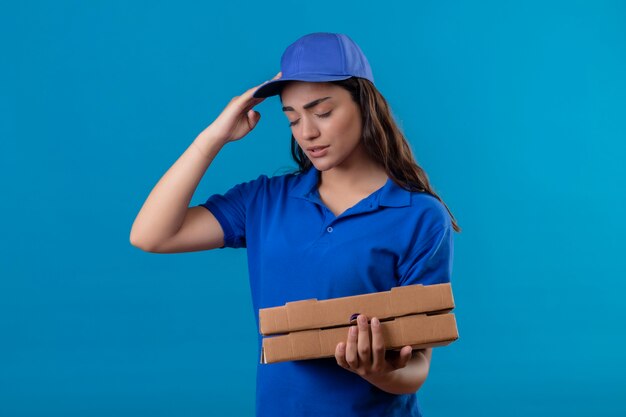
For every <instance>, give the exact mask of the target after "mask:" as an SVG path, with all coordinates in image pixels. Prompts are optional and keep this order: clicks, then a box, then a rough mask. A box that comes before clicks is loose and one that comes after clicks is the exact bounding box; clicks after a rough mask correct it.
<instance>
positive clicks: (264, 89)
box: [252, 74, 352, 98]
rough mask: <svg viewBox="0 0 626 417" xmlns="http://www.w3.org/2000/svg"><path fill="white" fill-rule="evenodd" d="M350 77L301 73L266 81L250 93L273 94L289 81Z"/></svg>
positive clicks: (316, 81) (320, 81)
mask: <svg viewBox="0 0 626 417" xmlns="http://www.w3.org/2000/svg"><path fill="white" fill-rule="evenodd" d="M350 77H352V75H320V74H311V75H304V74H303V75H301V76H298V77H285V78H280V79H278V80H273V81H268V82H267V83H265V84H263V85H262V86H260V87H259V88H257V89H256V90H255V91H254V93H252V97H254V98H265V97H271V96H275V95H277V94H280V92H281V90H282V89H283V87H284V86H285V83H287V82H289V81H307V82H312V83H323V82H327V81H339V80H347V79H348V78H350Z"/></svg>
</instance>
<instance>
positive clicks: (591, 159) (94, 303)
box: [0, 0, 626, 417]
mask: <svg viewBox="0 0 626 417" xmlns="http://www.w3.org/2000/svg"><path fill="white" fill-rule="evenodd" d="M1 9H2V10H1V12H0V42H1V44H2V45H1V46H2V48H1V50H2V65H1V67H0V72H1V77H0V78H1V80H0V88H1V90H0V122H1V123H0V137H1V140H0V174H1V175H0V187H1V188H0V190H1V191H0V192H1V195H2V204H1V205H0V211H1V214H2V239H1V240H0V245H1V246H0V257H1V258H0V274H1V280H0V338H1V339H0V340H1V343H0V416H3V417H4V416H11V417H18V416H65V417H70V416H87V415H88V416H112V415H115V416H136V415H151V416H174V415H177V416H206V415H220V416H240V415H252V413H253V409H254V392H255V391H254V383H255V367H256V363H257V362H258V358H257V357H256V348H255V341H256V328H255V324H254V321H253V320H254V319H253V311H252V304H251V299H250V295H249V289H248V282H247V265H246V256H245V255H246V253H245V250H243V249H241V250H234V249H224V250H215V251H205V252H197V253H185V254H166V255H164V254H150V253H145V252H142V251H141V250H140V249H137V248H135V247H133V246H131V245H130V243H129V233H130V228H131V225H132V222H133V220H134V218H135V216H136V214H137V213H138V211H139V209H140V208H141V205H142V204H143V201H144V200H145V198H146V197H147V196H148V194H149V192H150V190H151V189H152V187H153V186H154V185H155V184H156V183H157V181H158V180H159V178H160V177H161V176H162V175H163V174H164V173H165V171H166V170H167V169H168V168H169V167H170V166H171V165H172V164H173V163H174V162H175V161H176V159H177V158H178V156H180V154H182V152H184V150H185V149H186V148H187V147H188V146H189V144H190V143H191V142H192V141H193V139H194V138H195V137H196V136H197V135H198V134H199V133H200V132H201V131H202V130H203V129H204V128H205V127H206V126H207V125H209V124H210V123H211V122H212V121H213V120H214V119H215V117H217V115H219V113H220V112H221V110H222V109H223V108H224V107H225V105H226V104H227V103H228V101H229V100H230V98H231V97H232V96H235V95H239V94H241V93H242V92H244V91H245V90H246V89H248V88H250V87H252V86H254V85H257V84H260V83H261V82H263V81H265V80H267V79H269V78H271V77H273V76H274V74H276V72H278V70H279V60H280V55H281V53H282V51H283V50H284V48H285V47H286V46H287V45H288V44H289V43H291V42H293V41H294V40H295V39H297V38H298V37H300V36H302V35H304V34H306V33H309V32H316V31H332V32H343V33H347V34H348V35H349V36H351V37H352V38H353V39H354V40H355V41H356V42H357V43H358V44H359V45H360V46H361V48H362V49H363V51H364V52H365V54H366V55H367V57H368V59H369V61H370V63H371V65H372V68H373V72H374V77H375V80H376V84H377V86H378V88H379V90H380V91H381V92H382V93H383V95H384V96H385V97H386V98H387V100H388V101H389V103H390V105H391V107H392V109H393V112H394V114H395V115H396V117H397V119H398V121H399V123H400V125H401V126H402V128H403V129H404V131H405V133H406V135H407V137H408V138H409V140H410V143H411V145H412V147H413V150H414V152H415V154H416V157H417V160H418V162H419V163H420V164H421V165H422V166H423V167H424V169H425V170H426V172H427V173H428V175H429V177H430V179H431V181H432V183H433V184H434V186H435V190H436V191H437V192H439V193H440V195H441V196H442V198H443V199H444V201H445V202H446V203H447V204H448V205H449V207H450V209H451V210H452V212H453V213H454V214H455V216H456V217H457V219H458V221H459V224H460V226H461V227H462V228H463V231H462V233H460V234H456V235H455V260H454V273H453V289H454V294H455V301H456V305H457V307H456V309H455V313H456V317H457V322H458V326H459V333H460V339H459V340H458V341H457V342H455V343H453V344H451V345H449V346H446V347H441V348H437V349H436V350H435V351H434V354H433V361H432V366H431V371H430V375H429V377H428V380H427V382H426V384H425V385H424V386H423V387H422V389H421V390H420V391H419V393H418V397H419V399H420V401H421V404H422V407H423V411H424V413H425V415H426V416H429V417H433V416H442V417H444V416H461V415H462V416H526V415H534V416H544V415H545V416H591V415H593V416H624V415H626V405H624V402H623V401H622V400H618V394H619V393H622V394H623V393H624V392H626V380H625V377H624V374H625V371H626V360H625V359H624V356H623V351H624V348H625V343H624V342H625V332H624V328H625V326H624V324H625V318H626V314H625V313H624V309H623V307H622V306H623V298H624V290H625V282H626V280H625V278H626V261H625V257H624V249H625V245H624V236H625V233H626V220H625V218H624V213H625V212H626V193H625V192H624V188H625V187H624V180H625V179H626V164H625V163H624V159H625V157H626V146H625V145H624V142H625V139H626V117H625V116H626V77H625V76H624V75H625V74H626V4H625V3H624V2H621V1H615V2H608V1H593V2H592V1H562V2H554V1H552V2H546V1H524V2H517V3H516V4H514V3H512V2H511V3H509V2H501V1H495V0H494V1H481V2H442V1H427V2H426V1H421V2H413V1H404V2H383V3H381V2H373V1H372V2H370V1H359V2H356V1H354V2H346V3H343V2H336V1H332V2H328V1H316V2H302V1H298V2H273V3H270V2H262V3H260V2H252V1H250V2H233V3H231V4H226V3H225V2H224V3H222V4H209V3H208V2H206V3H205V2H181V1H177V2H175V3H174V2H169V3H168V2H163V1H142V2H132V3H129V2H122V1H90V2H79V1H59V2H52V1H50V2H34V1H28V2H15V3H14V4H12V5H8V4H4V5H3V6H2V8H1ZM256 109H257V110H258V111H260V112H261V113H262V115H263V116H262V119H261V122H260V124H259V125H258V126H257V128H256V129H255V130H254V131H253V132H252V133H251V134H250V135H249V136H247V137H245V138H244V139H242V140H240V141H238V142H235V143H231V144H229V145H228V146H227V147H226V148H224V149H223V150H222V152H221V153H220V154H219V155H218V156H217V158H216V160H215V161H214V163H213V164H212V165H211V167H210V168H209V170H208V171H207V174H206V175H205V176H204V178H203V180H202V182H201V183H200V185H199V187H198V189H197V191H196V193H195V195H194V197H193V199H192V201H191V204H192V205H196V204H198V203H200V202H203V201H204V200H205V199H206V198H207V197H208V196H209V195H211V194H212V193H216V192H224V191H226V190H227V189H228V188H230V187H231V186H232V185H234V184H236V183H239V182H242V181H246V180H249V179H253V178H256V177H257V176H258V175H259V174H262V173H264V174H267V175H275V174H280V173H282V172H284V170H285V169H288V168H290V167H291V168H293V167H295V164H294V163H293V162H292V161H291V159H290V155H289V138H290V132H289V128H288V126H287V120H286V118H285V117H284V115H283V114H282V112H281V111H280V108H279V101H278V98H276V97H274V98H270V99H268V100H266V101H264V102H263V103H261V104H260V105H259V106H258V107H257V108H256ZM312 261H314V260H312ZM220 339H228V340H229V341H230V342H229V343H226V344H220V343H219V340H220Z"/></svg>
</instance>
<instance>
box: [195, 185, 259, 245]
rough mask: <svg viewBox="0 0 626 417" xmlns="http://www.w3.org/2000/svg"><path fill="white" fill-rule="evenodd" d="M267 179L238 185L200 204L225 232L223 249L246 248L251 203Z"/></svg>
mask: <svg viewBox="0 0 626 417" xmlns="http://www.w3.org/2000/svg"><path fill="white" fill-rule="evenodd" d="M266 178H267V177H266V176H265V175H261V176H260V177H259V178H257V179H256V180H252V181H248V182H244V183H241V184H237V185H235V186H233V187H232V188H230V189H229V190H228V191H226V192H225V193H224V194H213V195H211V196H210V197H209V198H208V199H207V200H206V202H204V203H202V204H198V206H202V207H204V208H206V209H208V210H209V211H210V212H211V213H213V215H214V216H215V218H216V219H217V221H218V222H219V223H220V225H221V226H222V230H223V231H224V246H222V247H221V248H220V249H223V248H227V247H228V248H245V247H246V218H247V214H248V207H249V206H250V204H249V203H250V201H251V200H252V199H254V198H256V196H257V194H258V190H259V187H260V186H261V185H262V184H263V182H264V180H265V179H266Z"/></svg>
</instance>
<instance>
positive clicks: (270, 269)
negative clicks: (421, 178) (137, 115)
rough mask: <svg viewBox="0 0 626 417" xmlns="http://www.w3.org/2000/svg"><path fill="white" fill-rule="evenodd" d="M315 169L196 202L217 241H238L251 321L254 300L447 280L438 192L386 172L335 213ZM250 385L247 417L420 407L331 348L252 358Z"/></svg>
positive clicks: (445, 220)
mask: <svg viewBox="0 0 626 417" xmlns="http://www.w3.org/2000/svg"><path fill="white" fill-rule="evenodd" d="M319 177H320V172H319V171H318V170H317V169H316V168H315V167H311V168H310V169H308V170H307V171H306V172H304V173H300V174H294V173H290V174H285V175H278V176H273V177H268V176H266V175H260V176H259V177H258V178H257V179H255V180H252V181H248V182H244V183H240V184H237V185H235V186H233V187H232V188H231V189H229V190H228V191H227V192H225V193H224V194H223V195H222V194H214V195H211V196H210V197H209V198H208V199H207V200H206V202H205V203H203V204H199V206H203V207H206V208H207V209H208V210H210V211H211V213H213V215H214V216H215V217H216V219H217V220H218V222H219V223H220V225H221V226H222V229H223V230H224V242H225V243H224V246H222V248H220V249H223V248H225V247H229V248H247V256H248V271H249V275H250V289H251V291H252V303H253V308H254V313H255V318H256V324H257V330H258V323H259V316H258V311H259V309H261V308H266V307H275V306H281V305H284V304H285V303H287V302H288V301H296V300H303V299H309V298H317V299H318V300H324V299H328V298H336V297H345V296H350V295H356V294H366V293H372V292H379V291H388V290H390V289H391V288H392V287H396V286H401V285H410V284H418V283H421V284H424V285H429V284H436V283H444V282H450V276H451V272H452V256H453V239H452V236H453V229H452V225H451V221H450V216H449V214H448V212H447V210H446V208H445V207H444V206H443V204H441V202H439V200H437V199H436V198H435V197H433V196H432V195H430V194H428V193H424V192H410V191H406V190H404V189H403V188H401V187H400V186H398V185H397V184H395V183H394V182H393V181H392V180H391V179H388V180H387V182H386V184H385V185H384V186H383V187H381V188H379V189H378V190H376V191H375V192H373V193H372V194H370V195H369V196H367V197H365V198H364V199H362V200H361V201H359V202H358V203H357V204H355V205H354V206H352V207H351V208H349V209H347V210H346V211H344V212H343V213H341V214H340V215H339V216H335V215H334V214H333V213H332V212H331V211H330V210H329V209H328V208H327V207H326V206H325V205H324V203H323V202H322V200H321V199H320V195H319V192H318V190H317V185H318V183H319ZM261 342H262V337H261V335H260V334H259V336H258V345H257V348H258V355H257V358H260V355H261ZM256 394H257V396H256V412H257V414H256V415H257V417H270V416H271V417H280V416H289V417H293V416H316V417H319V416H341V417H350V416H359V417H363V416H376V417H381V416H403V417H406V416H421V412H420V406H419V403H418V400H417V396H416V394H404V395H395V394H390V393H387V392H385V391H382V390H380V389H379V388H377V387H376V386H374V385H372V384H370V383H369V382H367V381H366V380H364V379H363V378H361V377H360V376H359V375H357V374H356V373H354V372H350V371H348V370H346V369H344V368H342V367H340V366H339V365H338V364H337V361H336V360H335V358H334V357H332V358H322V359H312V360H300V361H289V362H279V363H272V364H260V363H259V364H258V365H257V381H256Z"/></svg>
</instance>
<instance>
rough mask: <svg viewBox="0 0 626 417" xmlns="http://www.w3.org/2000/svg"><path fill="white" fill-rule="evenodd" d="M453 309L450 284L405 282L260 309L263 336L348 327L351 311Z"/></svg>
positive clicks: (392, 313) (384, 314) (384, 313)
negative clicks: (346, 295) (337, 296)
mask: <svg viewBox="0 0 626 417" xmlns="http://www.w3.org/2000/svg"><path fill="white" fill-rule="evenodd" d="M453 308H454V298H453V297H452V287H451V285H450V283H445V284H434V285H422V284H415V285H405V286H402V287H394V288H392V289H391V290H390V291H381V292H375V293H370V294H361V295H354V296H350V297H340V298H331V299H328V300H321V301H318V300H317V299H315V298H312V299H309V300H301V301H294V302H288V303H287V304H285V305H284V306H280V307H270V308H262V309H260V310H259V331H260V333H261V334H262V335H264V336H266V335H270V334H277V333H287V332H293V331H297V330H305V329H322V328H327V327H337V326H347V325H349V324H350V322H351V318H352V317H353V315H354V314H365V315H366V316H367V317H369V318H371V317H377V318H378V319H379V320H384V319H388V318H392V317H401V316H406V315H409V314H416V313H432V312H441V313H446V312H449V311H451V310H452V309H453Z"/></svg>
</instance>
